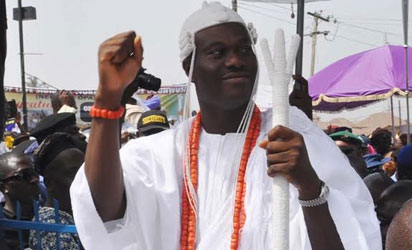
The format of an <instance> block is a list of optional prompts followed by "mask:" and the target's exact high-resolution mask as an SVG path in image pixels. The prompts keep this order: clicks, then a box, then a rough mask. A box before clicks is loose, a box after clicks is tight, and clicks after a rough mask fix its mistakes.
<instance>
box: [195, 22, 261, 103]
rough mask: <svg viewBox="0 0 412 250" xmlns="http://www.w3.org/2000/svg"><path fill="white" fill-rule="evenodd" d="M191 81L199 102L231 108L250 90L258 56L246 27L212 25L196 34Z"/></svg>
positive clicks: (232, 24) (246, 96) (244, 97)
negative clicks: (194, 86)
mask: <svg viewBox="0 0 412 250" xmlns="http://www.w3.org/2000/svg"><path fill="white" fill-rule="evenodd" d="M195 42H196V47H197V49H196V56H195V57H196V58H195V64H194V71H193V79H192V80H193V82H194V83H195V85H196V91H197V95H198V99H199V102H200V103H201V106H202V104H204V105H208V106H212V107H216V108H220V109H224V110H233V109H236V108H239V107H243V106H245V105H246V104H247V103H248V101H249V99H250V95H251V93H252V89H253V84H254V82H255V77H256V73H257V60H256V56H255V54H254V52H253V50H252V42H251V40H250V37H249V34H248V32H247V30H246V28H245V27H244V26H243V25H241V24H239V23H226V24H222V25H217V26H213V27H211V28H207V29H205V30H202V31H199V32H198V33H197V34H196V38H195Z"/></svg>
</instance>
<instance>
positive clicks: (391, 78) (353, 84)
mask: <svg viewBox="0 0 412 250" xmlns="http://www.w3.org/2000/svg"><path fill="white" fill-rule="evenodd" d="M408 56H409V60H411V59H412V54H411V52H410V51H409V53H408ZM411 66H412V65H409V67H408V68H409V74H411V73H412V67H411ZM405 69H406V65H405V49H404V47H403V46H393V45H386V46H383V47H379V48H376V49H372V50H368V51H365V52H362V53H358V54H355V55H352V56H348V57H346V58H344V59H342V60H339V61H337V62H335V63H333V64H331V65H329V66H328V67H326V68H325V69H323V70H321V71H320V72H318V73H317V74H316V75H314V76H313V77H312V78H310V79H309V94H310V96H311V97H312V103H313V109H315V110H320V111H329V112H336V111H340V110H342V109H351V108H356V107H360V106H364V105H366V104H370V103H372V102H375V101H379V100H383V99H387V98H389V97H391V96H392V95H394V94H395V95H396V94H398V95H402V96H405V95H406V92H405V90H406V86H405V85H406V84H405ZM411 83H412V81H411V79H409V90H412V86H411Z"/></svg>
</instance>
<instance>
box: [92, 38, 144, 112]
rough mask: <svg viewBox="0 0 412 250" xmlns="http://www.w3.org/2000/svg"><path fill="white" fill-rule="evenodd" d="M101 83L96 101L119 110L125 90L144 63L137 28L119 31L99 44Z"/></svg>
mask: <svg viewBox="0 0 412 250" xmlns="http://www.w3.org/2000/svg"><path fill="white" fill-rule="evenodd" d="M98 57H99V87H98V90H97V93H96V100H95V105H96V107H98V108H106V109H110V110H116V109H118V108H119V107H120V102H121V98H122V94H123V92H124V90H125V89H126V88H127V86H128V85H129V84H130V83H131V82H132V81H133V80H134V79H135V77H136V74H137V72H138V71H139V69H140V67H141V66H142V59H143V48H142V41H141V38H140V36H137V35H136V33H135V32H134V31H129V32H125V33H121V34H118V35H116V36H114V37H112V38H110V39H108V40H106V41H105V42H103V43H102V44H101V45H100V47H99V55H98Z"/></svg>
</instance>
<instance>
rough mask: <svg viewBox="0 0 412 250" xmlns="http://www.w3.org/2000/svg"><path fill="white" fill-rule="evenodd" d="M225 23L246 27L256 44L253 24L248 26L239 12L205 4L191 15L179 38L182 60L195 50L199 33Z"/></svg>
mask: <svg viewBox="0 0 412 250" xmlns="http://www.w3.org/2000/svg"><path fill="white" fill-rule="evenodd" d="M223 23H240V24H242V25H244V26H245V27H246V28H248V30H249V32H250V34H251V37H252V40H253V42H256V40H257V34H256V30H255V29H254V28H253V25H252V24H251V23H249V24H248V25H246V23H245V21H244V20H243V18H242V17H241V16H240V15H239V14H238V13H237V12H235V11H233V10H232V9H230V8H227V7H225V6H223V5H222V4H220V3H219V2H211V3H208V2H203V5H202V8H201V9H200V10H198V11H196V12H194V13H193V14H192V15H190V16H189V17H188V18H187V19H186V21H185V22H184V23H183V27H182V30H181V31H180V37H179V46H180V60H181V61H182V62H183V60H184V59H185V58H186V57H188V56H189V55H190V54H191V53H192V52H193V50H194V49H195V44H194V37H195V34H196V33H197V32H199V31H201V30H203V29H206V28H209V27H212V26H215V25H219V24H223Z"/></svg>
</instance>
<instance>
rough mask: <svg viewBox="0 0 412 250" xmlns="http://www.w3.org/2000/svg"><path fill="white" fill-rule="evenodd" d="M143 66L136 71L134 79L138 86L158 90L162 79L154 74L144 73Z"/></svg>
mask: <svg viewBox="0 0 412 250" xmlns="http://www.w3.org/2000/svg"><path fill="white" fill-rule="evenodd" d="M145 71H146V69H145V68H143V67H142V68H140V70H139V72H138V73H137V76H136V79H135V81H136V82H137V85H138V86H139V87H140V88H144V89H147V90H153V91H158V90H159V89H160V85H161V83H162V80H161V79H160V78H157V77H155V76H154V75H151V74H148V73H145Z"/></svg>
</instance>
